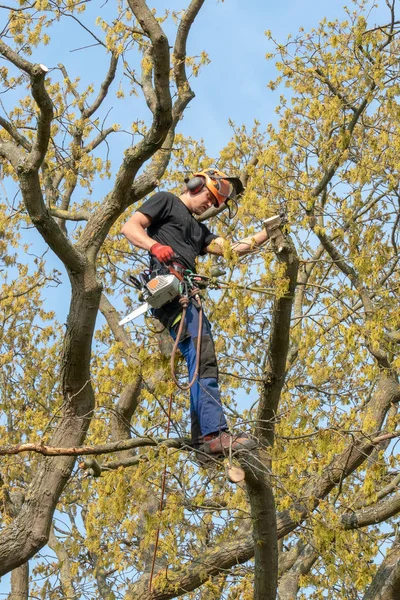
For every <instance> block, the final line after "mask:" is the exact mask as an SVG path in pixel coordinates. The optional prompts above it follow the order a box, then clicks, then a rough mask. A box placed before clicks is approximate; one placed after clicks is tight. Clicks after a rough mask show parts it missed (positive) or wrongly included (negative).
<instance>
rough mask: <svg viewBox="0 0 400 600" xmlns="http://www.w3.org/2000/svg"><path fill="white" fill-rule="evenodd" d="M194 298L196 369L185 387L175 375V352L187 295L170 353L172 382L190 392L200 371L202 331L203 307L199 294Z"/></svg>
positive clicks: (186, 303) (179, 337)
mask: <svg viewBox="0 0 400 600" xmlns="http://www.w3.org/2000/svg"><path fill="white" fill-rule="evenodd" d="M194 298H195V300H196V301H197V302H198V304H199V307H200V308H199V328H198V332H197V344H196V367H195V370H194V373H193V377H192V380H191V381H190V382H189V383H188V384H187V385H182V384H181V383H179V381H178V378H177V376H176V373H175V357H176V351H177V349H178V345H179V342H180V341H181V337H182V332H183V327H184V324H185V319H186V312H187V307H188V306H189V302H190V300H189V297H188V296H187V295H186V296H182V300H181V302H182V304H183V311H182V315H181V320H180V322H179V328H178V332H177V334H176V338H175V343H174V347H173V349H172V353H171V375H172V379H173V380H174V382H175V384H176V385H177V386H178V388H179V389H180V390H183V391H187V390H190V388H191V387H192V386H193V384H194V383H195V381H196V379H197V376H198V374H199V369H200V353H201V334H202V331H203V305H202V303H201V298H200V296H199V294H195V296H194Z"/></svg>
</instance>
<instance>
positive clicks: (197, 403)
mask: <svg viewBox="0 0 400 600" xmlns="http://www.w3.org/2000/svg"><path fill="white" fill-rule="evenodd" d="M178 328H179V323H178V324H176V325H174V327H172V328H171V329H170V333H171V336H172V337H173V338H174V340H175V339H176V334H177V331H178ZM198 333H199V310H198V308H197V307H196V306H195V305H194V304H193V302H190V304H189V306H188V308H187V311H186V317H185V324H184V327H183V331H182V336H181V341H180V342H179V345H178V348H179V350H180V351H181V352H182V354H183V356H184V357H185V360H186V364H187V368H188V373H189V381H191V380H192V378H193V376H194V373H195V370H196V357H197V352H196V348H197V337H198ZM190 417H191V425H192V427H191V429H192V442H193V443H194V444H195V443H197V442H198V441H199V437H200V436H204V435H208V434H210V433H214V432H218V431H223V430H226V429H228V425H227V422H226V419H225V415H224V412H223V408H222V404H221V398H220V391H219V387H218V365H217V358H216V356H215V349H214V342H213V339H212V335H211V327H210V323H209V322H208V320H207V318H206V316H205V315H204V313H203V327H202V332H201V348H200V365H199V373H198V375H197V380H196V381H195V382H194V384H193V385H192V387H191V388H190Z"/></svg>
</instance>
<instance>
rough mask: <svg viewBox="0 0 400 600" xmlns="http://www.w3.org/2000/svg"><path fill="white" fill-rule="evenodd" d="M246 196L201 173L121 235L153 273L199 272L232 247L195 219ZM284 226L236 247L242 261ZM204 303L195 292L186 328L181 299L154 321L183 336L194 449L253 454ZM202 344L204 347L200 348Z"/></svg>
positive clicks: (216, 175) (212, 172)
mask: <svg viewBox="0 0 400 600" xmlns="http://www.w3.org/2000/svg"><path fill="white" fill-rule="evenodd" d="M243 190H244V188H243V184H242V182H241V180H240V178H238V177H228V176H226V175H225V174H224V173H222V172H221V171H219V170H217V169H206V170H203V171H200V172H199V173H195V174H194V176H193V177H192V178H191V179H189V180H188V181H186V185H185V188H184V190H183V193H182V194H181V196H179V197H178V196H175V195H174V194H171V193H169V192H158V193H157V194H154V196H152V197H151V198H150V200H148V201H147V202H145V203H144V204H143V205H142V206H141V207H140V208H139V209H138V210H137V211H136V212H135V213H134V214H133V215H132V217H131V218H130V219H129V221H128V222H127V223H125V224H124V225H123V227H122V230H121V231H122V233H123V234H124V235H125V236H126V237H127V239H128V240H129V241H130V242H131V243H132V244H134V245H135V246H137V247H139V248H143V249H145V250H148V251H149V253H150V270H151V272H152V273H161V272H165V273H168V272H169V267H168V265H169V264H171V263H172V264H173V269H174V271H175V272H176V271H177V270H178V271H180V272H181V273H183V272H184V271H185V269H189V270H190V271H192V272H193V271H195V261H196V258H197V257H198V256H200V255H202V254H205V253H210V254H215V255H223V253H224V247H225V245H226V243H227V242H226V240H225V239H224V238H222V237H218V236H217V235H215V234H213V233H211V231H210V230H209V229H208V228H207V227H206V225H204V224H203V223H199V221H198V220H196V218H195V217H194V215H196V216H201V215H203V214H204V213H205V212H206V211H207V210H208V209H209V208H211V207H212V206H214V207H217V208H219V207H222V206H223V205H227V204H229V202H230V201H231V202H232V201H235V199H236V197H237V196H239V195H240V194H241V193H242V192H243ZM279 225H280V218H279V216H276V217H272V218H270V219H269V220H268V222H267V223H266V227H267V228H268V229H263V230H262V231H259V232H258V233H255V234H254V235H253V236H251V237H248V238H245V239H243V240H242V241H240V242H238V243H236V244H233V245H232V246H231V248H232V250H234V252H236V253H237V254H238V255H239V256H242V255H245V254H247V253H249V252H251V251H253V250H254V249H255V248H257V247H259V246H260V245H261V244H263V243H264V242H265V241H266V240H267V239H268V233H267V231H268V230H269V231H270V232H271V231H272V230H276V229H277V228H278V227H279ZM146 230H147V232H146ZM196 298H197V299H196ZM199 300H200V299H199V298H198V295H197V291H194V292H192V294H191V296H190V299H189V303H188V306H187V310H186V311H185V316H184V319H185V322H184V324H182V327H180V328H179V324H180V321H181V317H182V301H181V299H179V298H176V299H174V300H172V301H170V302H167V303H166V304H164V305H163V306H162V307H161V308H157V309H153V314H154V316H155V317H157V318H158V319H159V321H161V323H162V324H163V325H164V326H165V327H166V328H168V329H169V331H170V333H171V335H172V337H173V338H174V339H176V337H177V336H178V339H179V340H180V341H179V348H180V350H181V352H182V354H183V355H184V357H185V359H186V364H187V367H188V372H189V380H190V381H191V382H192V381H194V385H192V386H191V387H190V414H191V429H192V443H193V445H194V446H199V445H201V446H202V449H204V451H205V452H206V453H208V454H217V455H218V454H223V453H224V452H226V451H227V450H228V449H229V448H231V449H232V450H240V449H253V448H254V447H255V446H256V443H255V441H254V440H252V439H251V438H249V437H248V436H247V435H245V434H243V433H239V434H236V435H233V434H232V433H231V432H229V429H228V423H227V420H226V417H225V414H224V411H223V408H222V403H221V397H220V390H219V386H218V365H217V358H216V356H215V349H214V343H213V339H212V334H211V327H210V324H209V322H208V320H207V318H206V317H205V316H203V318H202V319H201V320H199V312H200V311H202V306H201V302H200V301H199ZM200 328H201V331H200ZM178 333H179V335H178ZM199 338H200V339H201V344H199V345H198V339H199ZM198 354H199V357H198V356H197V355H198ZM197 358H198V360H197ZM197 370H198V373H197Z"/></svg>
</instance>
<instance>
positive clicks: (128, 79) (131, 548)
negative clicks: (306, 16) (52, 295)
mask: <svg viewBox="0 0 400 600" xmlns="http://www.w3.org/2000/svg"><path fill="white" fill-rule="evenodd" d="M202 4H203V2H202V1H201V0H192V2H191V3H190V4H189V6H188V7H187V9H186V10H184V11H182V12H181V13H179V14H172V15H171V17H172V18H173V19H174V20H175V22H176V38H175V40H174V43H173V45H172V46H171V44H170V40H169V39H168V38H167V36H166V34H165V32H164V31H163V25H164V22H165V21H166V20H167V17H168V14H167V13H166V14H165V15H163V16H159V15H157V13H155V12H154V11H151V10H150V9H149V7H148V5H147V4H146V3H145V2H144V1H142V0H129V2H128V5H127V7H125V6H118V7H116V13H115V14H114V15H112V16H111V17H110V18H109V20H108V14H107V18H106V15H103V18H102V19H99V22H98V25H99V26H100V29H101V32H100V33H99V31H98V30H96V31H91V30H90V31H88V28H87V25H86V24H85V21H84V20H83V19H84V11H85V7H86V5H85V3H82V4H81V3H79V2H77V3H70V4H68V5H64V4H62V3H60V4H58V3H56V4H50V3H47V2H45V3H41V4H40V5H34V6H31V5H28V4H25V3H21V5H20V7H19V8H18V9H14V10H13V11H11V12H10V13H9V20H8V23H7V26H6V27H5V29H4V31H3V36H2V40H1V41H0V50H1V53H2V56H3V57H4V58H5V59H6V62H5V63H4V64H6V65H7V66H3V67H2V69H1V77H2V84H3V88H4V92H6V93H4V94H3V96H4V98H5V99H6V98H8V97H9V96H12V94H13V92H14V90H20V91H19V98H18V100H17V101H15V99H14V98H13V99H12V100H10V102H11V104H10V106H11V107H9V108H8V109H7V111H6V115H5V116H4V117H1V118H0V124H1V126H2V131H1V137H0V156H1V166H2V176H3V180H4V181H5V182H7V181H9V180H12V181H13V182H14V185H17V186H18V189H19V191H20V194H19V195H18V196H17V197H16V199H14V200H13V201H11V200H9V201H7V200H5V201H4V204H3V206H2V208H3V210H2V216H1V220H0V232H1V233H0V243H1V245H0V260H1V266H0V268H1V269H2V272H3V273H4V275H5V276H6V277H7V278H6V279H5V281H4V283H3V285H2V289H1V295H0V298H1V314H2V321H1V322H2V325H1V337H0V339H1V344H2V359H1V360H2V388H1V396H0V401H1V406H2V410H3V412H4V418H3V420H2V421H1V428H2V444H1V447H0V454H1V455H2V456H3V460H2V463H1V467H0V473H1V487H2V494H3V503H2V512H1V514H2V528H1V543H0V565H1V566H0V575H4V574H5V573H7V572H10V571H12V594H11V597H13V598H17V597H18V598H27V597H28V594H31V595H33V596H41V597H46V598H55V599H56V598H66V597H68V598H70V597H71V598H81V597H82V598H84V597H88V598H93V597H96V598H119V597H122V598H141V599H145V598H149V599H150V598H153V599H159V600H161V599H164V598H165V599H166V598H175V597H177V596H184V597H187V598H190V597H192V598H194V597H196V598H207V599H211V598H230V599H234V598H243V599H246V598H255V599H256V600H260V599H263V600H268V599H273V598H275V597H276V595H277V592H278V594H279V598H280V600H286V599H289V598H295V597H296V596H297V597H303V598H305V597H307V598H322V597H326V592H327V591H328V593H330V594H331V596H330V597H335V598H346V599H347V598H364V600H371V599H374V598H392V599H393V600H394V599H395V598H397V597H398V593H399V586H400V568H399V545H398V544H399V542H398V536H397V535H396V515H397V514H398V512H399V510H400V496H399V493H398V492H397V486H398V481H399V475H398V469H397V455H396V444H395V441H396V439H397V437H398V430H397V419H398V417H397V403H398V401H399V399H400V388H399V383H398V368H399V364H400V363H399V360H400V359H399V355H398V345H399V341H400V335H399V329H400V325H399V317H398V305H399V269H398V261H399V257H398V226H399V221H400V203H399V198H400V196H399V186H398V170H399V169H398V158H397V157H398V154H399V152H398V145H399V141H398V140H399V125H398V115H399V104H398V101H397V97H398V93H399V75H398V66H397V65H398V54H399V42H398V34H399V28H398V23H397V20H396V15H395V2H387V5H388V20H387V23H384V24H382V25H380V26H379V27H378V26H375V25H372V24H369V21H368V14H369V13H368V5H367V4H366V3H364V2H354V3H353V4H354V6H353V11H351V10H349V9H348V10H347V18H346V21H343V22H340V21H334V22H327V21H326V20H325V21H323V22H322V23H321V24H320V26H319V28H318V29H317V30H315V31H312V32H310V33H305V32H302V31H301V32H300V33H299V35H298V36H297V37H296V38H295V39H294V40H289V41H288V43H287V44H286V45H282V44H278V43H276V44H275V46H276V49H275V52H274V53H273V55H272V56H271V58H272V57H273V56H275V57H276V56H277V57H278V62H277V67H278V69H279V70H280V75H279V77H278V78H277V79H276V80H275V81H273V82H271V83H270V87H271V88H272V89H277V88H279V86H282V85H283V84H284V85H285V86H286V87H287V88H288V90H289V94H288V97H285V96H284V95H283V94H282V96H281V99H280V105H279V107H278V114H279V123H278V124H277V125H276V126H275V127H273V126H272V125H271V126H269V127H268V130H267V132H266V133H265V134H264V133H263V132H262V131H261V130H260V129H261V128H260V126H259V125H258V124H255V126H254V128H253V130H252V131H247V130H246V128H245V127H240V126H236V125H235V124H232V127H233V137H232V140H231V141H230V142H229V143H228V144H227V146H226V147H225V148H223V149H222V151H221V154H220V157H219V161H218V165H219V167H220V168H221V169H225V170H227V171H231V172H239V173H241V177H242V179H243V182H244V183H246V192H245V194H244V195H243V197H242V199H241V202H240V206H239V209H238V213H237V215H236V216H234V217H233V218H232V219H229V216H228V215H227V212H226V211H223V212H221V213H220V214H219V215H218V223H217V226H216V228H217V230H218V233H221V234H223V235H230V236H231V237H233V238H236V237H242V236H243V234H250V233H251V232H252V231H253V230H254V229H256V228H257V227H256V226H255V223H259V222H260V221H262V219H264V218H266V217H268V216H270V215H271V214H274V213H275V212H276V211H278V210H279V209H280V208H282V205H283V208H285V210H286V212H287V214H288V226H287V244H286V246H285V248H284V249H283V251H282V252H279V248H278V246H277V244H276V243H275V242H274V240H272V241H271V243H270V245H268V246H266V247H265V248H263V249H261V251H257V252H255V253H253V254H251V255H249V256H248V257H246V258H245V259H241V260H238V259H237V258H235V256H234V255H231V254H229V253H228V252H227V254H226V256H225V257H224V259H225V260H224V264H225V267H226V269H227V273H226V274H225V276H224V281H223V283H221V285H220V288H219V290H216V291H215V292H212V293H210V297H209V300H208V306H209V311H208V312H209V313H210V312H211V317H212V322H213V323H214V332H215V337H216V346H217V351H218V354H219V356H220V359H221V361H220V367H221V385H222V389H223V394H224V399H225V403H226V405H227V406H228V407H229V414H230V421H231V426H232V427H233V428H235V427H240V428H242V429H243V427H245V428H248V429H249V430H251V432H252V434H253V435H255V437H256V438H257V440H258V442H259V447H258V450H257V452H256V453H255V454H254V455H253V456H246V457H245V458H242V459H241V463H242V466H243V468H244V469H245V471H246V481H245V485H243V487H242V486H238V487H236V488H233V487H232V486H230V484H228V483H227V482H226V480H225V477H224V474H223V472H222V469H221V467H220V466H219V465H217V466H216V467H215V468H214V469H202V468H200V467H199V466H198V464H197V462H196V457H195V456H193V453H192V452H191V450H190V449H189V448H188V447H187V438H186V430H187V416H186V415H187V410H186V403H187V398H186V395H185V394H184V393H177V391H176V389H175V388H174V386H173V385H172V383H171V381H170V378H169V374H168V373H169V371H168V369H169V366H168V360H167V356H166V355H167V354H168V352H165V351H164V340H163V344H159V338H160V334H159V333H157V332H155V331H154V324H152V325H151V330H148V329H147V327H146V326H143V325H135V327H133V328H132V329H131V330H125V329H122V328H121V327H120V326H119V325H118V321H119V319H120V312H121V311H122V310H129V309H130V307H131V306H132V305H133V304H134V303H135V302H136V301H137V299H136V298H135V297H134V295H132V293H131V292H132V289H131V288H129V285H128V284H127V281H126V275H125V271H129V272H132V273H137V272H139V271H141V270H142V269H143V266H144V264H145V256H143V254H142V253H141V252H137V251H135V250H134V249H133V248H132V247H130V246H129V245H128V244H127V242H125V241H124V240H122V239H121V237H120V236H119V235H118V232H119V227H120V223H121V221H122V220H124V219H125V218H126V214H124V213H125V211H127V210H128V209H130V207H132V206H134V205H135V204H137V203H138V202H140V201H141V200H142V199H143V198H145V197H146V196H147V195H148V194H150V193H151V192H152V191H153V190H154V189H156V187H157V186H158V185H159V184H160V182H162V185H166V186H168V187H169V188H170V189H171V190H173V191H178V190H179V186H180V185H181V184H182V173H186V172H193V171H195V170H197V169H198V168H201V167H205V166H208V165H210V164H213V163H214V160H213V159H212V158H210V157H208V156H207V155H206V152H205V149H204V148H203V146H202V144H201V142H200V141H198V140H192V139H188V138H184V137H183V136H182V135H181V134H180V133H178V132H177V126H178V124H179V120H180V119H181V117H182V115H183V113H184V111H185V108H186V107H187V105H188V103H189V102H190V101H191V100H192V98H193V96H194V94H193V91H192V89H191V86H190V83H189V76H188V74H187V69H189V70H190V71H191V72H192V74H194V75H195V74H197V71H198V68H199V66H200V64H201V63H204V62H206V61H207V57H206V55H202V56H200V58H197V59H195V58H191V57H188V56H186V42H187V37H188V35H189V32H190V28H191V26H192V24H193V22H194V21H195V18H196V16H197V14H198V12H199V11H200V9H201V7H202ZM71 17H72V19H71ZM65 19H71V20H72V21H73V22H74V24H76V25H77V27H80V28H81V29H82V27H86V29H84V31H85V32H86V33H87V34H88V35H89V34H90V35H91V36H92V37H93V38H94V39H95V41H96V43H97V44H98V46H99V51H100V52H101V53H103V54H102V57H104V56H107V57H108V67H107V68H108V70H107V68H106V69H105V71H106V73H105V77H104V80H103V82H102V84H101V85H99V86H97V87H96V86H95V85H92V84H91V83H90V82H89V83H88V82H85V83H81V82H80V81H78V80H77V79H76V77H77V74H76V73H73V74H71V73H69V72H68V71H67V69H66V67H65V66H63V65H59V66H58V68H57V69H55V70H51V71H50V73H49V70H48V68H47V67H46V66H45V65H43V64H36V63H35V62H33V61H32V60H31V56H32V52H34V48H35V47H36V45H38V44H40V43H46V41H47V37H46V36H47V35H48V33H47V31H50V29H49V28H50V27H55V28H56V27H57V25H58V22H63V20H65ZM369 20H370V21H371V22H372V16H371V17H370V19H369ZM166 25H167V23H166ZM166 25H165V27H164V28H165V29H166ZM56 31H57V30H56ZM269 35H270V39H271V40H272V36H271V34H269ZM272 41H273V40H272ZM82 45H83V44H82ZM170 49H171V51H170ZM133 51H134V52H137V54H138V56H139V57H140V58H141V61H140V63H139V61H138V60H137V58H132V54H133ZM122 73H123V74H124V77H123V79H121V84H120V87H119V88H118V90H117V96H119V97H120V101H121V102H125V101H126V100H124V97H123V96H124V94H125V95H128V94H131V93H137V94H141V95H142V96H143V98H144V100H145V101H146V104H147V107H148V109H149V110H150V114H151V118H150V120H149V121H147V122H139V121H135V122H134V123H133V125H131V123H130V121H131V120H132V118H131V117H129V124H128V125H126V124H121V126H120V127H118V126H117V125H113V126H106V122H107V119H106V118H105V117H106V115H107V110H108V109H109V102H111V100H110V98H111V95H112V94H114V93H115V82H116V81H117V78H118V77H121V74H122ZM139 73H140V74H139ZM27 86H28V92H29V94H28V96H27V97H25V96H24V94H25V89H26V87H27ZM12 102H14V104H12ZM128 102H130V100H128ZM4 103H6V100H4ZM5 106H6V104H5ZM122 114H123V113H122V110H121V115H122ZM127 120H128V119H127ZM128 127H132V132H133V134H134V135H133V143H130V141H131V140H130V141H129V143H128V144H126V149H125V152H124V156H123V158H122V159H121V161H120V163H119V164H118V165H115V164H112V162H111V158H110V157H111V152H110V153H108V148H110V147H111V145H112V143H113V141H114V140H116V139H120V138H118V137H117V136H121V135H122V136H123V135H127V133H123V132H124V131H125V132H126V130H127V128H128ZM138 140H139V141H138ZM6 185H8V184H7V183H6ZM11 189H12V186H11V185H10V186H9V187H7V191H8V192H9V190H11ZM103 190H106V191H104V192H103ZM10 198H11V195H10ZM213 212H214V211H211V214H213ZM208 216H210V215H208ZM74 224H75V225H74ZM76 224H77V225H76ZM27 226H28V227H32V226H34V227H35V228H36V230H37V231H38V232H39V234H40V235H41V236H42V238H43V240H44V241H45V243H46V245H47V246H48V247H49V248H50V251H51V252H53V253H54V254H55V255H56V256H57V257H58V258H59V259H60V260H61V262H62V264H63V265H64V267H65V270H66V273H67V275H68V280H69V284H70V289H71V301H70V309H69V313H68V319H67V323H66V325H65V326H62V325H60V324H58V323H57V321H56V315H54V314H53V313H51V312H49V311H48V310H47V309H46V305H45V303H44V295H45V292H46V288H47V286H51V285H57V283H58V282H59V280H60V277H61V278H62V277H63V274H62V273H58V272H57V271H54V270H52V269H51V268H49V266H48V263H47V259H48V254H49V253H47V254H45V255H43V256H40V257H31V258H29V257H28V258H27V254H28V251H29V248H28V247H27V245H26V243H25V244H24V243H23V242H24V241H25V240H24V238H23V235H24V228H25V227H27ZM211 266H212V261H211V260H204V261H203V262H202V264H201V270H202V272H205V273H210V272H211ZM121 294H122V295H123V297H124V301H125V307H124V308H122V307H121V299H120V296H119V295H121ZM99 311H100V312H101V314H102V315H103V317H104V319H105V320H104V321H102V322H101V323H100V325H99V326H98V328H97V329H96V326H95V324H96V318H97V316H98V313H99ZM161 338H163V335H162V334H161ZM243 393H245V394H247V395H248V397H249V399H250V404H249V407H248V408H247V409H246V410H244V411H239V410H238V409H237V398H238V397H239V398H240V397H241V396H243ZM171 394H173V419H172V427H173V435H172V436H171V437H169V438H167V437H166V434H165V432H166V424H167V415H166V406H167V404H168V398H169V397H170V395H171ZM27 451H29V453H27ZM77 457H81V458H80V459H79V461H78V462H77V460H76V459H77ZM164 465H165V466H166V473H167V477H166V490H165V495H164V497H163V496H162V494H161V481H162V472H163V469H164ZM160 507H161V508H162V510H161V508H160ZM158 532H159V543H158V549H157V552H155V550H156V548H155V544H156V534H157V535H158ZM46 545H47V546H46ZM45 547H46V548H47V549H46V554H42V553H41V549H43V548H45ZM385 553H386V555H385ZM32 557H35V558H34V559H33V560H32V561H30V559H31V558H32ZM154 559H155V561H154ZM153 561H154V566H153ZM29 565H30V568H31V571H32V573H33V575H34V577H33V578H32V581H31V583H30V584H29V572H28V570H29ZM150 581H151V588H152V589H151V590H149V582H150ZM29 585H30V589H29Z"/></svg>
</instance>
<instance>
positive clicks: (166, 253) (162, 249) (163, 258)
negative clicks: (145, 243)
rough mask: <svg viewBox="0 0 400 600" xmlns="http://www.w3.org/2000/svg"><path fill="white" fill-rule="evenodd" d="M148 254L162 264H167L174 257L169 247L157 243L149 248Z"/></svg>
mask: <svg viewBox="0 0 400 600" xmlns="http://www.w3.org/2000/svg"><path fill="white" fill-rule="evenodd" d="M150 254H152V255H153V256H155V257H156V259H157V260H159V261H160V262H162V263H165V262H168V261H170V260H172V258H173V257H174V255H175V252H174V251H173V249H172V248H171V246H163V245H162V244H160V243H159V242H156V243H155V244H153V245H152V247H151V248H150Z"/></svg>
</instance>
